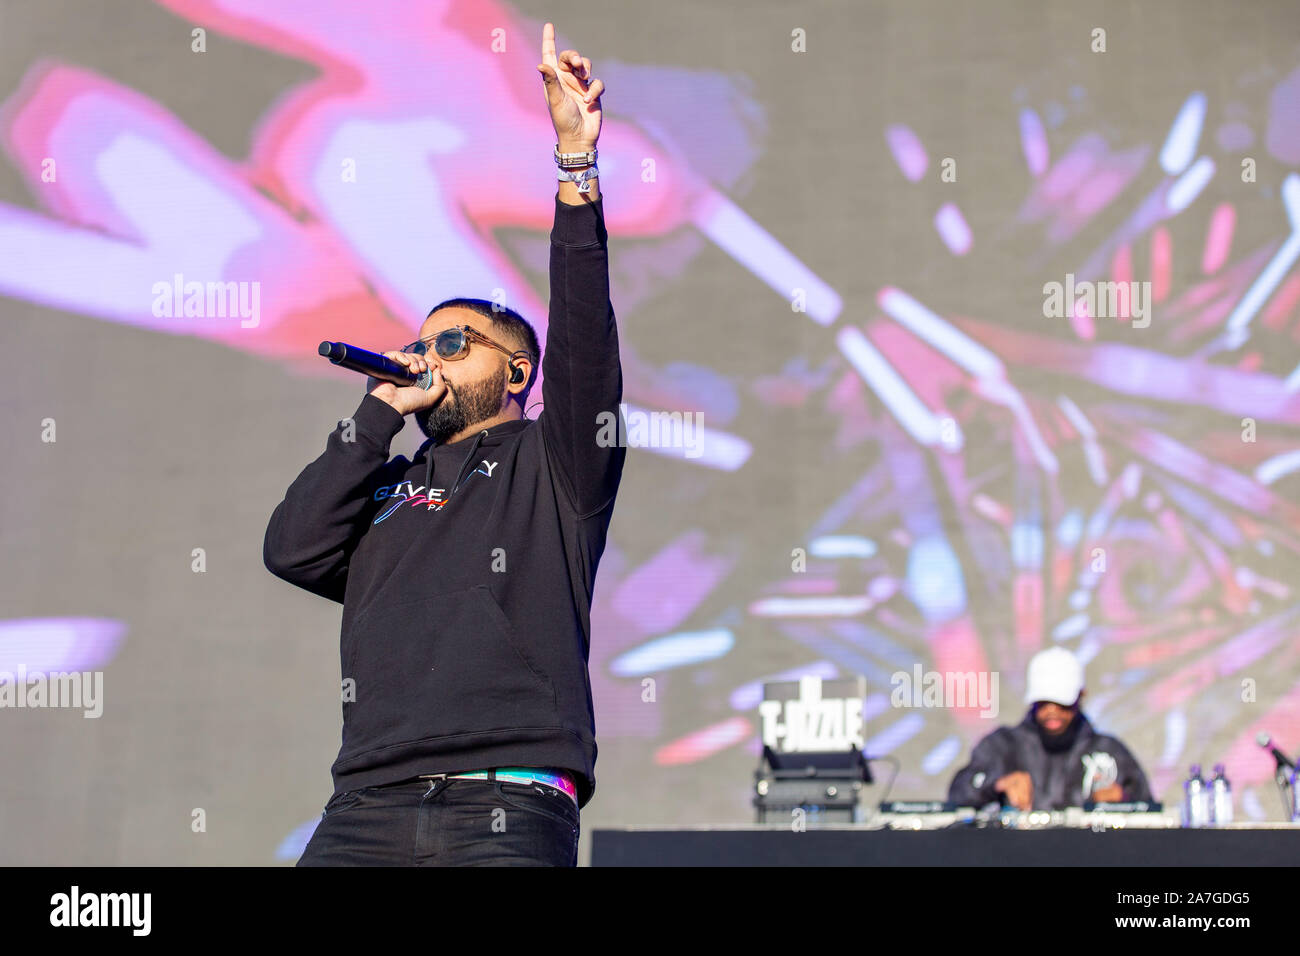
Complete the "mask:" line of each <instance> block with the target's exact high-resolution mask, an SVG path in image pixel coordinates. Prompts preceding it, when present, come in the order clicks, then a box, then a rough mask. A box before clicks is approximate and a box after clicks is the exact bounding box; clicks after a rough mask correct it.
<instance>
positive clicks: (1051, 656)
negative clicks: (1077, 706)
mask: <svg viewBox="0 0 1300 956" xmlns="http://www.w3.org/2000/svg"><path fill="white" fill-rule="evenodd" d="M1025 685H1026V686H1025V703H1026V704H1034V703H1037V702H1038V701H1040V700H1049V701H1051V702H1052V703H1054V704H1060V705H1061V706H1062V707H1072V706H1073V705H1074V703H1075V701H1077V700H1078V699H1079V694H1080V693H1081V692H1082V691H1083V665H1082V664H1080V663H1079V659H1078V658H1077V657H1075V656H1074V655H1073V654H1071V653H1070V652H1069V651H1067V650H1066V649H1065V648H1064V647H1049V648H1047V650H1045V651H1039V652H1038V653H1037V654H1035V655H1034V657H1033V659H1032V660H1031V661H1030V662H1029V674H1028V676H1027V677H1026V679H1025Z"/></svg>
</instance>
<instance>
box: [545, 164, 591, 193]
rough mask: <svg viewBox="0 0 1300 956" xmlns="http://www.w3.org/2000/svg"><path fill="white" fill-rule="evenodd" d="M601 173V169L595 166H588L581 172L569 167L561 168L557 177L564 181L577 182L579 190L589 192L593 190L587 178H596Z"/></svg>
mask: <svg viewBox="0 0 1300 956" xmlns="http://www.w3.org/2000/svg"><path fill="white" fill-rule="evenodd" d="M599 175H600V170H598V169H597V168H596V167H595V166H588V167H587V168H586V169H584V170H583V171H582V172H580V173H575V172H572V171H570V170H567V169H561V170H559V171H558V172H556V174H555V178H556V179H557V180H559V181H560V182H562V183H577V184H578V192H580V193H589V192H591V183H589V182H587V180H589V179H595V178H596V177H598V176H599Z"/></svg>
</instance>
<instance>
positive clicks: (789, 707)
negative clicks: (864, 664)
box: [758, 677, 867, 753]
mask: <svg viewBox="0 0 1300 956" xmlns="http://www.w3.org/2000/svg"><path fill="white" fill-rule="evenodd" d="M866 695H867V681H866V678H865V677H841V678H835V679H834V680H822V679H821V678H820V677H801V678H800V679H799V680H797V681H793V680H789V681H773V682H772V683H768V684H764V685H763V702H762V703H761V704H759V705H758V714H759V717H760V718H762V721H763V743H764V744H765V745H766V746H768V747H771V748H772V750H774V751H776V752H777V753H809V752H825V751H832V750H848V749H849V748H850V747H854V748H856V749H858V750H861V749H862V744H863V739H862V701H863V699H864V698H865V697H866Z"/></svg>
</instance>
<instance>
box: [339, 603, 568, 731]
mask: <svg viewBox="0 0 1300 956" xmlns="http://www.w3.org/2000/svg"><path fill="white" fill-rule="evenodd" d="M348 671H349V673H347V674H345V675H344V676H345V677H351V678H353V680H355V681H356V700H355V701H354V702H349V703H345V704H344V710H343V717H344V722H345V735H346V738H347V744H348V746H347V749H348V750H350V751H354V752H355V750H356V749H364V750H369V749H373V748H375V747H378V746H385V745H389V744H397V743H402V742H405V741H411V740H422V739H425V738H428V737H440V736H446V735H450V734H464V733H478V732H487V731H493V730H510V729H514V728H519V727H551V726H556V725H557V724H558V723H559V716H558V714H557V712H556V706H555V690H554V688H553V687H552V685H551V681H550V679H549V677H548V675H547V673H546V670H545V669H544V668H543V667H542V666H541V663H540V661H539V660H538V659H537V657H536V655H535V654H533V653H532V652H531V651H530V650H529V649H528V648H527V647H525V646H524V645H523V644H522V643H521V642H520V641H519V640H518V639H517V637H516V635H515V632H514V628H513V627H512V626H511V624H510V621H509V619H508V618H507V617H506V615H505V612H504V611H503V610H502V609H501V606H500V605H499V604H497V602H496V599H495V598H494V597H493V596H492V592H491V591H490V590H489V589H488V588H487V586H486V585H476V586H474V587H471V588H465V589H463V590H458V591H447V592H444V593H442V594H434V595H429V596H427V597H423V598H418V599H415V600H410V601H401V602H398V603H395V604H388V603H385V604H380V605H378V606H375V607H371V608H368V609H367V610H366V611H365V613H364V614H363V615H362V616H361V617H360V618H358V619H357V621H356V622H355V623H354V625H353V628H352V634H351V654H350V657H349V662H348Z"/></svg>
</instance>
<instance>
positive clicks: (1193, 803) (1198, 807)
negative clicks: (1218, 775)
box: [1183, 763, 1210, 827]
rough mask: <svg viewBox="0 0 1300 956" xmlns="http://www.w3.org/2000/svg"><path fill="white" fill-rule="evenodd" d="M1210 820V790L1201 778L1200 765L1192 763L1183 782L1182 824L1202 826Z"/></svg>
mask: <svg viewBox="0 0 1300 956" xmlns="http://www.w3.org/2000/svg"><path fill="white" fill-rule="evenodd" d="M1209 822H1210V790H1209V788H1208V787H1206V785H1205V781H1204V780H1203V779H1201V765H1200V764H1199V763H1194V764H1192V770H1191V775H1190V776H1189V777H1188V778H1187V782H1186V783H1184V784H1183V826H1185V827H1203V826H1205V825H1206V824H1207V823H1209Z"/></svg>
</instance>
